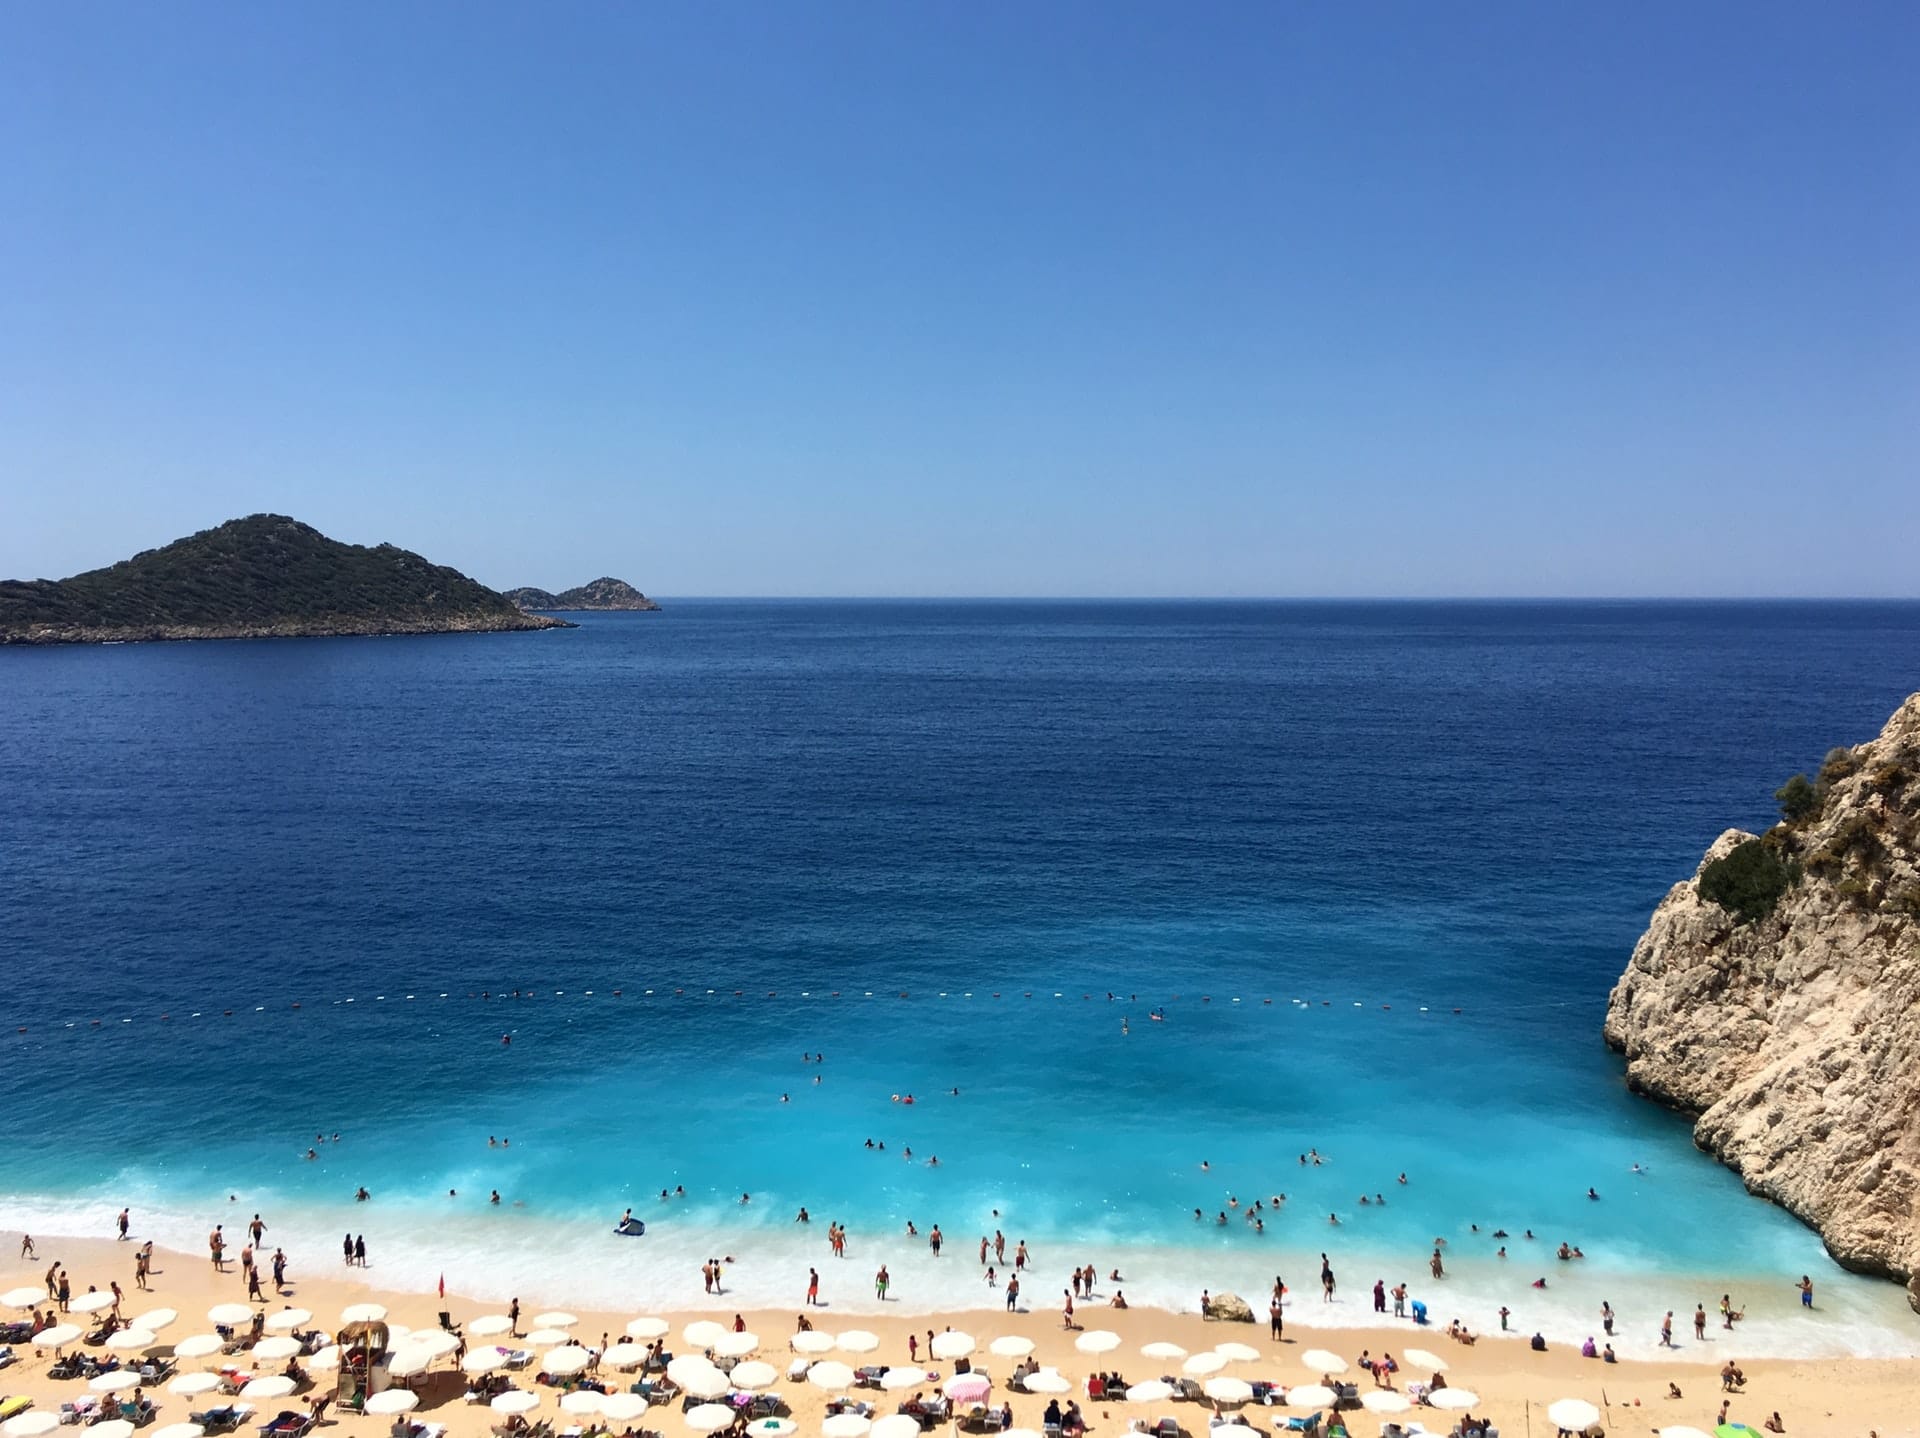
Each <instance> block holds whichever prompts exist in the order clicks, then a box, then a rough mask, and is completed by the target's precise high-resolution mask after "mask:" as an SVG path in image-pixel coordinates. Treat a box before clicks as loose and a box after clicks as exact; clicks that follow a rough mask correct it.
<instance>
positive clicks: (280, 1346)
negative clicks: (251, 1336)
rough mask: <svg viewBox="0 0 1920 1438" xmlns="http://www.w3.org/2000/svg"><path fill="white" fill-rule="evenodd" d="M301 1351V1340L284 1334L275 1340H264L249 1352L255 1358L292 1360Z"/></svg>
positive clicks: (274, 1338)
mask: <svg viewBox="0 0 1920 1438" xmlns="http://www.w3.org/2000/svg"><path fill="white" fill-rule="evenodd" d="M299 1351H300V1340H299V1339H298V1338H294V1337H291V1336H289V1335H288V1334H285V1333H282V1334H279V1335H278V1336H276V1337H273V1338H262V1339H261V1340H260V1341H259V1342H258V1343H256V1344H254V1345H253V1347H252V1348H251V1349H249V1350H248V1352H250V1353H252V1354H253V1356H254V1357H255V1358H276V1359H277V1358H291V1357H293V1356H294V1355H295V1354H296V1353H298V1352H299Z"/></svg>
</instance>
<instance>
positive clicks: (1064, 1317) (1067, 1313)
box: [1060, 1288, 1073, 1328]
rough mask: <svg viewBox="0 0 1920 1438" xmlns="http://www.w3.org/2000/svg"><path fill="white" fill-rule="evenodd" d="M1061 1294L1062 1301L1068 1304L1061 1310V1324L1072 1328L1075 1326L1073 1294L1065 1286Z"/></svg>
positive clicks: (1063, 1326)
mask: <svg viewBox="0 0 1920 1438" xmlns="http://www.w3.org/2000/svg"><path fill="white" fill-rule="evenodd" d="M1060 1295H1061V1301H1062V1302H1063V1303H1065V1304H1066V1307H1065V1308H1064V1309H1063V1310H1061V1314H1060V1326H1061V1327H1062V1328H1071V1327H1073V1295H1072V1294H1071V1293H1069V1292H1068V1291H1067V1290H1066V1289H1064V1288H1063V1289H1061V1290H1060Z"/></svg>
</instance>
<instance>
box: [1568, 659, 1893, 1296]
mask: <svg viewBox="0 0 1920 1438" xmlns="http://www.w3.org/2000/svg"><path fill="white" fill-rule="evenodd" d="M1781 798H1782V807H1783V810H1785V811H1786V812H1788V813H1789V814H1790V815H1792V817H1790V818H1789V819H1788V820H1787V821H1786V822H1784V823H1782V824H1780V825H1778V826H1776V827H1775V828H1774V829H1772V830H1770V831H1769V832H1768V833H1767V834H1766V835H1765V836H1764V837H1761V838H1756V836H1754V835H1751V834H1744V833H1741V832H1740V831H1738V830H1729V831H1728V832H1726V833H1724V834H1722V835H1721V836H1720V838H1719V839H1717V840H1716V841H1715V842H1714V845H1713V847H1712V848H1711V849H1709V850H1708V851H1707V855H1706V858H1705V859H1704V860H1703V861H1702V863H1701V867H1700V871H1699V873H1697V874H1696V875H1695V877H1694V878H1693V879H1691V880H1688V881H1685V882H1683V883H1679V884H1676V885H1674V887H1673V888H1672V889H1671V890H1670V891H1669V892H1668V894H1667V896H1666V898H1665V899H1663V900H1662V901H1661V903H1660V906H1659V908H1658V909H1656V910H1655V911H1654V914H1653V919H1652V922H1651V923H1650V924H1649V925H1648V928H1647V932H1646V933H1645V934H1644V935H1642V936H1641V939H1640V941H1639V943H1638V944H1636V945H1635V946H1634V951H1633V958H1632V960H1631V961H1630V962H1629V963H1628V965H1627V969H1626V972H1625V973H1624V974H1623V975H1621V978H1620V982H1619V983H1618V984H1617V985H1615V987H1614V990H1613V995H1612V998H1611V1000H1610V1001H1609V1003H1608V1006H1607V1019H1606V1027H1605V1036H1606V1040H1607V1042H1608V1043H1609V1044H1611V1045H1612V1046H1613V1047H1614V1048H1616V1049H1618V1050H1620V1051H1622V1052H1623V1053H1624V1054H1625V1055H1626V1060H1627V1082H1628V1084H1629V1085H1630V1086H1631V1087H1633V1088H1634V1089H1635V1090H1636V1091H1638V1092H1641V1093H1644V1094H1646V1095H1648V1096H1649V1097H1652V1098H1654V1099H1657V1100H1659V1101H1660V1102H1662V1103H1665V1104H1668V1105H1671V1106H1672V1107H1674V1108H1677V1109H1680V1110H1682V1111H1684V1112H1686V1113H1690V1114H1696V1115H1698V1121H1697V1122H1696V1124H1695V1126H1694V1140H1695V1142H1697V1143H1698V1144H1699V1145H1700V1147H1701V1148H1703V1149H1705V1150H1706V1151H1707V1152H1708V1153H1711V1154H1713V1155H1714V1156H1715V1157H1716V1158H1719V1159H1720V1160H1721V1161H1722V1162H1724V1163H1726V1164H1728V1165H1729V1166H1730V1167H1732V1168H1733V1169H1734V1170H1735V1171H1737V1172H1738V1173H1739V1174H1740V1175H1741V1177H1742V1178H1743V1179H1745V1181H1746V1184H1747V1187H1748V1188H1749V1189H1750V1190H1752V1191H1753V1192H1755V1193H1757V1194H1760V1195H1762V1196H1764V1197H1766V1198H1769V1199H1772V1200H1773V1201H1775V1202H1776V1203H1779V1204H1781V1205H1782V1206H1783V1207H1785V1208H1787V1209H1788V1210H1789V1211H1791V1212H1792V1213H1794V1214H1796V1215H1797V1216H1798V1217H1800V1218H1801V1219H1803V1220H1804V1221H1805V1222H1807V1223H1809V1224H1811V1225H1812V1226H1813V1227H1814V1228H1815V1229H1817V1230H1818V1231H1819V1233H1820V1235H1821V1237H1822V1238H1823V1239H1825V1240H1826V1244H1827V1248H1828V1250H1829V1251H1830V1252H1831V1253H1832V1254H1833V1256H1834V1257H1835V1259H1837V1260H1838V1261H1839V1262H1840V1263H1842V1264H1843V1265H1845V1266H1846V1267H1848V1268H1852V1269H1856V1270H1859V1271H1862V1272H1867V1273H1875V1274H1883V1275H1885V1276H1888V1277H1892V1278H1897V1279H1900V1280H1903V1281H1905V1282H1906V1283H1907V1294H1908V1298H1909V1300H1910V1301H1911V1302H1912V1303H1913V1305H1914V1308H1915V1309H1916V1311H1920V694H1916V695H1914V696H1912V697H1911V698H1909V699H1908V700H1907V701H1906V703H1905V704H1903V705H1901V706H1900V709H1899V710H1898V711H1897V712H1896V713H1895V714H1894V716H1893V718H1892V719H1891V720H1889V721H1888V723H1887V726H1886V728H1885V729H1884V730H1883V731H1882V732H1881V735H1880V737H1879V738H1878V739H1876V740H1874V741H1873V742H1871V743H1868V744H1863V745H1860V746H1859V747H1858V748H1855V749H1851V750H1835V751H1834V753H1833V754H1831V755H1829V756H1828V760H1827V763H1826V765H1825V766H1824V767H1823V768H1822V770H1821V774H1820V778H1819V780H1818V782H1817V784H1815V785H1813V786H1812V787H1811V788H1810V789H1809V788H1805V787H1802V788H1800V789H1799V791H1798V793H1797V794H1794V795H1792V796H1791V797H1790V795H1789V791H1786V790H1783V791H1782V795H1781ZM1753 846H1758V847H1753ZM1736 851H1741V852H1736ZM1729 856H1733V857H1732V858H1729ZM1716 861H1727V862H1725V863H1723V864H1720V865H1719V867H1718V868H1717V869H1716V867H1715V866H1716ZM1749 861H1750V862H1749ZM1736 874H1737V875H1745V876H1747V877H1746V878H1745V879H1743V880H1741V881H1740V882H1738V883H1734V884H1731V885H1729V883H1728V876H1729V875H1736ZM1754 874H1759V875H1760V876H1761V877H1760V878H1759V879H1758V880H1754V879H1753V878H1752V877H1751V876H1752V875H1754ZM1767 875H1773V876H1775V877H1774V879H1773V880H1772V882H1771V884H1770V883H1769V881H1768V879H1767V877H1766V876H1767ZM1703 882H1704V883H1705V885H1706V887H1707V888H1708V890H1709V892H1712V893H1716V894H1719V895H1720V896H1721V897H1722V898H1725V897H1726V896H1727V895H1728V894H1729V893H1733V894H1737V895H1738V896H1739V899H1738V900H1737V901H1734V908H1736V909H1742V910H1743V911H1744V912H1746V913H1747V914H1749V915H1751V917H1749V918H1747V919H1745V920H1744V921H1743V920H1741V919H1739V918H1737V917H1736V915H1735V913H1733V912H1729V910H1728V909H1727V908H1725V907H1722V904H1721V903H1720V902H1716V901H1715V900H1714V899H1712V898H1708V897H1705V896H1703V894H1702V892H1701V889H1702V885H1703ZM1770 887H1771V888H1777V889H1778V890H1779V892H1778V893H1777V896H1775V897H1773V898H1772V900H1771V904H1770V911H1769V912H1760V911H1761V910H1763V909H1767V908H1768V907H1769V905H1768V902H1767V898H1768V890H1769V888H1770ZM1756 895H1757V897H1756Z"/></svg>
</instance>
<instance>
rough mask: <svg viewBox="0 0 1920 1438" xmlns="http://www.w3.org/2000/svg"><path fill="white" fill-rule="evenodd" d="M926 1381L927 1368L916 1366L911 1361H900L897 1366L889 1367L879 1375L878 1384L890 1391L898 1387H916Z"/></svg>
mask: <svg viewBox="0 0 1920 1438" xmlns="http://www.w3.org/2000/svg"><path fill="white" fill-rule="evenodd" d="M926 1381H927V1370H926V1369H924V1368H916V1367H914V1366H913V1365H912V1364H911V1363H902V1364H901V1365H900V1366H899V1367H898V1368H889V1369H888V1370H887V1371H886V1372H885V1373H882V1374H881V1375H880V1386H881V1387H882V1388H885V1389H887V1390H888V1391H892V1390H894V1389H898V1388H918V1387H919V1386H920V1385H921V1384H922V1383H925V1382H926Z"/></svg>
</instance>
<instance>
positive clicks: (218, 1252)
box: [207, 1223, 227, 1273]
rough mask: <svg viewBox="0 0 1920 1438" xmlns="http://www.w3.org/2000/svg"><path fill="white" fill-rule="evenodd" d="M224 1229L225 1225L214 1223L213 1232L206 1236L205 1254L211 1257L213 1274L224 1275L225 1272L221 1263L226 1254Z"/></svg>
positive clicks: (224, 1266)
mask: <svg viewBox="0 0 1920 1438" xmlns="http://www.w3.org/2000/svg"><path fill="white" fill-rule="evenodd" d="M225 1229H226V1225H225V1224H220V1223H216V1224H215V1225H214V1226H213V1232H212V1233H209V1234H208V1235H207V1252H208V1253H210V1254H212V1255H213V1271H214V1272H215V1273H225V1272H226V1271H227V1270H226V1265H225V1263H224V1261H223V1260H224V1259H225V1256H226V1252H227V1235H226V1232H225Z"/></svg>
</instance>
